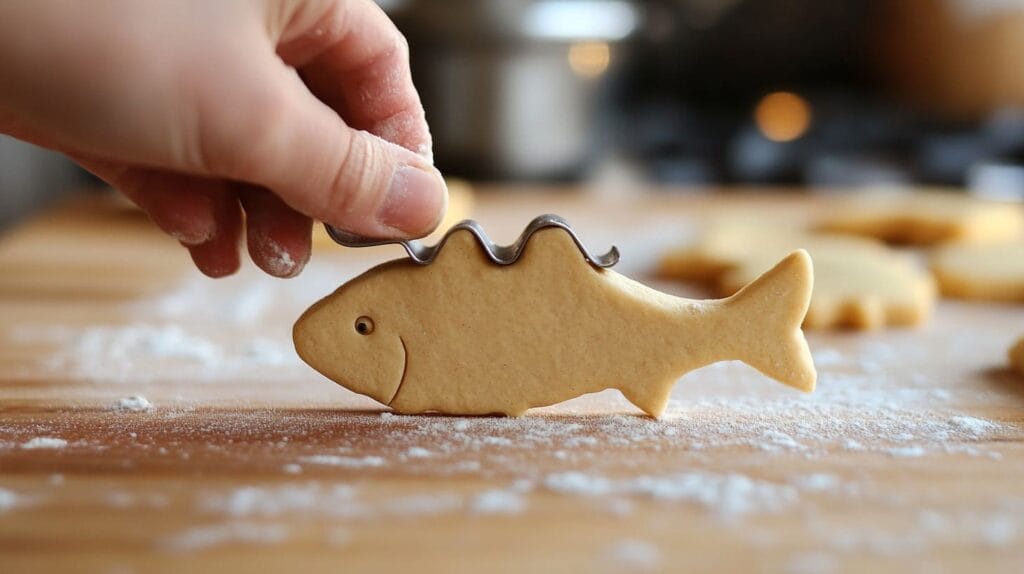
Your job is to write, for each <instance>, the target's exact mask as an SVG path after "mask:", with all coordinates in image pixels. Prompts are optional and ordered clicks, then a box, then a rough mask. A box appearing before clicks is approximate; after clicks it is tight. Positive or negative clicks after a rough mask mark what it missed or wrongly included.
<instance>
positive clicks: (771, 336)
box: [726, 249, 818, 392]
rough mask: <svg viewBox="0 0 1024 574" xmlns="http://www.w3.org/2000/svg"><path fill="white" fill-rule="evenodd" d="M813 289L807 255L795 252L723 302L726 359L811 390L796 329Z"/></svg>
mask: <svg viewBox="0 0 1024 574" xmlns="http://www.w3.org/2000/svg"><path fill="white" fill-rule="evenodd" d="M813 286H814V270H813V267H812V264H811V257H810V255H808V254H807V252H806V251H804V250H802V249H800V250H798V251H794V252H793V253H790V254H789V255H787V256H786V258H785V259H783V260H782V261H780V262H779V263H777V264H776V265H775V267H772V268H771V269H769V270H768V271H766V272H764V273H763V274H762V275H761V276H760V277H758V278H757V279H755V280H754V281H753V282H752V283H750V284H749V285H747V286H746V287H744V288H743V289H741V290H740V291H739V292H738V293H736V294H735V295H733V296H732V297H730V298H729V299H727V301H726V306H727V307H728V308H729V313H730V320H729V321H730V323H731V324H732V328H731V330H730V335H731V340H732V341H733V348H732V349H731V350H732V352H731V353H730V355H732V356H733V357H735V358H737V359H739V360H741V361H743V362H744V363H746V364H748V365H750V366H751V367H754V368H755V369H757V370H758V371H760V372H761V373H763V374H765V375H767V376H769V377H771V378H773V379H775V380H776V381H779V382H780V383H783V384H786V385H789V386H791V387H794V388H796V389H799V390H801V391H806V392H811V391H813V390H814V385H815V383H816V381H817V378H818V375H817V372H816V371H815V370H814V361H813V360H812V359H811V351H810V349H809V348H808V346H807V339H805V338H804V334H803V331H801V330H800V325H801V324H802V323H803V321H804V317H805V316H806V315H807V308H808V306H809V305H810V302H811V291H812V288H813Z"/></svg>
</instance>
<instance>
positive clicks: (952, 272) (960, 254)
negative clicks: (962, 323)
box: [931, 240, 1024, 302]
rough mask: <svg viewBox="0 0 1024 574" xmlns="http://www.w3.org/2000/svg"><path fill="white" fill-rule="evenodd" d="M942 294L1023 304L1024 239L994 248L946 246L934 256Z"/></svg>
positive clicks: (933, 269) (933, 259)
mask: <svg viewBox="0 0 1024 574" xmlns="http://www.w3.org/2000/svg"><path fill="white" fill-rule="evenodd" d="M931 268H932V272H933V273H934V274H935V279H936V280H937V281H938V283H939V289H940V290H941V291H942V294H943V295H946V296H949V297H961V298H965V299H985V300H990V301H1021V302H1024V240H1020V241H1014V242H1009V243H995V244H991V245H971V244H965V245H947V246H945V247H941V248H939V249H937V250H936V251H935V253H933V254H932V259H931Z"/></svg>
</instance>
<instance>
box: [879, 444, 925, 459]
mask: <svg viewBox="0 0 1024 574" xmlns="http://www.w3.org/2000/svg"><path fill="white" fill-rule="evenodd" d="M883 452H885V453H886V454H888V455H889V456H891V457H893V458H918V457H921V456H924V455H925V454H927V453H928V451H926V450H925V449H923V448H921V447H919V446H896V447H892V448H887V449H884V450H883Z"/></svg>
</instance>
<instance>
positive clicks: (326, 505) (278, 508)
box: [199, 482, 363, 518]
mask: <svg viewBox="0 0 1024 574" xmlns="http://www.w3.org/2000/svg"><path fill="white" fill-rule="evenodd" d="M199 506H200V509H202V510H203V511H206V512H215V513H222V514H227V515H229V516H233V517H236V518H240V517H254V516H255V517H264V518H265V517H275V516H281V515H283V514H292V513H299V512H315V513H321V514H327V515H337V516H351V515H358V514H361V513H362V512H363V509H362V508H361V507H360V506H359V504H358V503H357V501H356V489H355V488H353V487H352V486H349V485H347V484H335V485H332V486H323V485H320V484H318V483H316V482H308V483H304V484H286V485H281V486H245V487H241V488H237V489H234V490H232V491H229V492H227V493H223V492H207V493H205V494H203V495H202V496H201V498H200V503H199Z"/></svg>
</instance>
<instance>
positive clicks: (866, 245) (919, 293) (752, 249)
mask: <svg viewBox="0 0 1024 574" xmlns="http://www.w3.org/2000/svg"><path fill="white" fill-rule="evenodd" d="M794 249H806V250H807V251H808V252H810V254H811V257H812V258H813V259H814V266H815V284H814V294H813V296H812V297H811V304H810V308H809V310H808V313H807V318H806V320H805V322H804V326H805V327H807V328H816V329H817V328H836V327H850V328H855V329H865V330H867V329H877V328H880V327H884V326H887V325H892V326H895V325H917V324H919V323H922V322H924V321H925V320H927V318H928V317H929V316H930V314H931V310H932V308H933V307H934V304H935V287H934V282H933V281H932V279H931V277H930V276H929V275H928V274H927V273H926V272H924V271H922V270H920V269H918V267H917V266H916V265H915V264H914V262H913V261H911V260H910V259H908V258H907V257H906V256H904V255H902V254H900V253H899V252H896V251H894V250H892V249H890V248H888V247H886V246H885V245H884V244H882V243H880V242H878V241H875V240H871V239H866V238H860V237H852V236H842V235H825V234H814V233H808V232H806V231H803V230H801V229H799V228H794V227H782V228H780V227H773V226H771V225H765V224H763V223H761V224H756V223H755V224H751V223H750V222H743V221H729V220H727V221H724V222H722V221H720V222H717V223H715V224H713V225H712V226H711V227H710V228H709V229H708V230H707V231H706V233H705V234H704V235H703V236H702V237H701V238H700V239H699V240H698V241H697V243H696V244H694V245H693V246H691V247H687V248H684V249H681V250H676V251H673V252H670V253H668V254H666V255H665V257H664V258H663V259H662V262H661V265H660V269H659V271H660V272H661V274H662V275H663V276H667V277H673V278H681V279H689V280H699V281H705V282H707V283H710V284H711V285H712V286H713V287H714V288H716V289H717V291H718V293H719V294H720V295H730V294H732V293H735V292H736V291H737V290H738V289H740V288H741V287H742V286H743V285H745V284H746V283H747V282H749V281H751V280H752V279H753V278H755V277H757V276H758V275H759V274H760V273H761V272H763V271H764V270H765V269H767V268H768V267H769V266H770V265H771V263H772V262H774V261H776V260H777V259H778V258H779V257H780V256H782V255H784V254H785V253H788V252H790V251H792V250H794Z"/></svg>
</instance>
